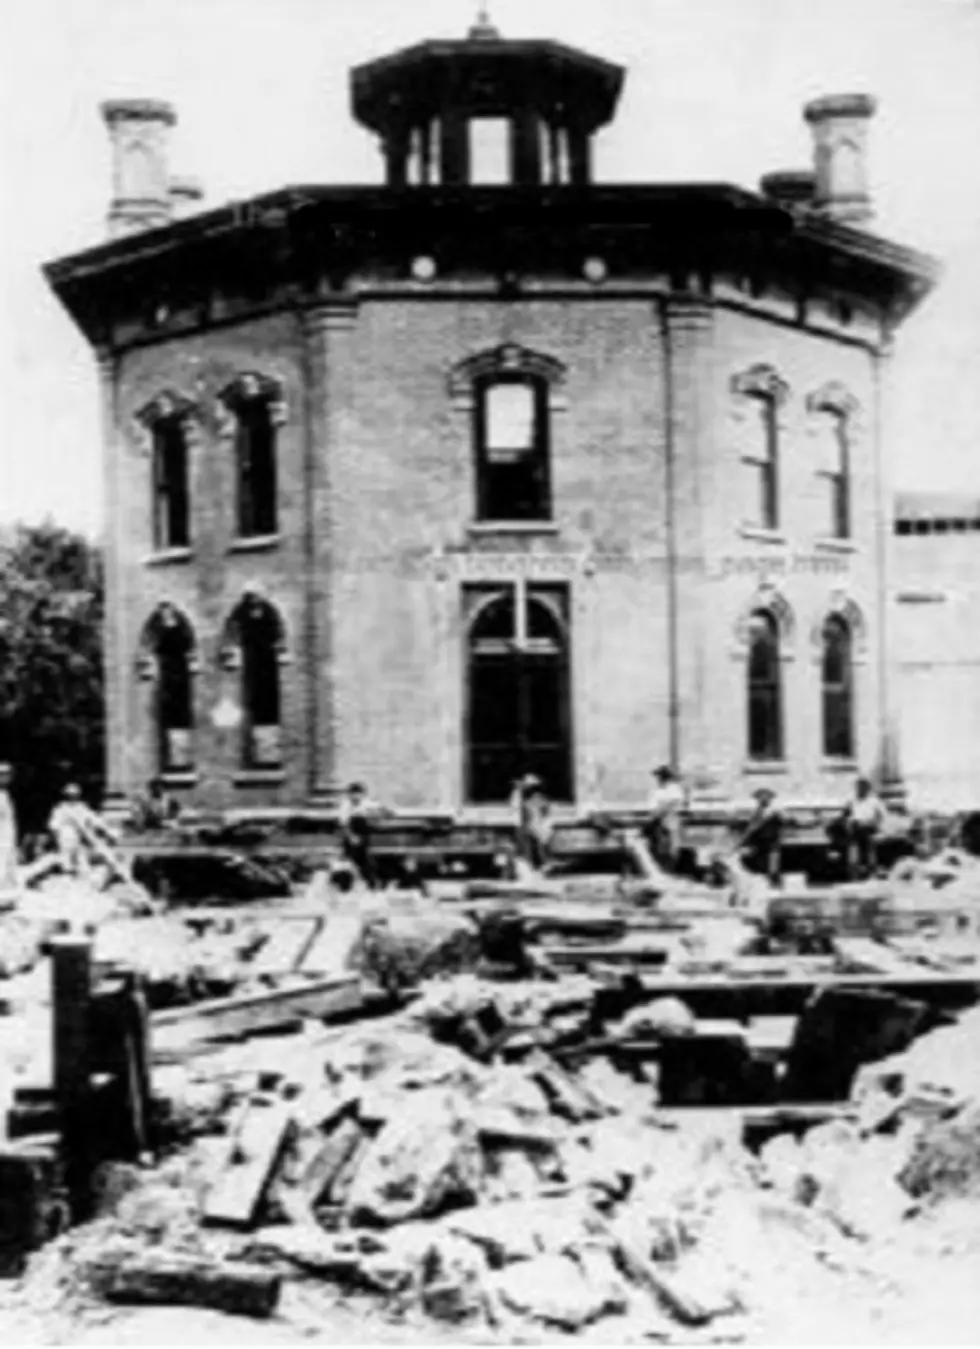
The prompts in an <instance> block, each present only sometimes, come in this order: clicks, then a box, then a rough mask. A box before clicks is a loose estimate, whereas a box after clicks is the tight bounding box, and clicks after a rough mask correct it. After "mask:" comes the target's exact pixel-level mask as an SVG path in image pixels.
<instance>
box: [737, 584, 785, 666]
mask: <svg viewBox="0 0 980 1349" xmlns="http://www.w3.org/2000/svg"><path fill="white" fill-rule="evenodd" d="M759 610H763V611H765V612H766V613H770V614H772V616H773V618H774V619H775V620H776V629H777V631H778V633H779V659H780V662H781V663H785V662H787V661H792V660H795V658H796V650H795V643H796V615H795V613H794V612H793V606H792V605H791V604H790V602H789V600H788V599H787V598H786V596H785V595H784V594H783V593H782V592H781V591H780V590H777V589H776V587H775V586H772V585H766V584H763V585H760V586H759V588H758V589H757V590H756V591H755V593H754V594H753V595H752V596H751V597H750V598H749V599H748V600H747V601H746V602H745V604H744V605H743V606H742V608H741V610H740V611H739V615H738V618H737V620H736V623H735V633H734V645H733V648H732V655H733V657H734V658H735V659H736V660H741V661H747V660H748V658H749V638H750V631H751V622H752V616H753V614H755V613H758V611H759Z"/></svg>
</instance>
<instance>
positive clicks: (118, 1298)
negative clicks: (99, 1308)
mask: <svg viewBox="0 0 980 1349" xmlns="http://www.w3.org/2000/svg"><path fill="white" fill-rule="evenodd" d="M91 1272H92V1279H93V1283H94V1284H95V1286H96V1287H97V1288H98V1290H99V1292H100V1293H101V1295H102V1296H103V1297H104V1298H106V1299H107V1300H108V1301H109V1302H120V1303H131V1304H159V1305H163V1306H184V1307H208V1308H211V1309H212V1310H214V1311H221V1312H231V1313H234V1314H237V1315H239V1316H253V1317H258V1318H265V1317H269V1316H271V1315H272V1313H273V1312H274V1311H275V1309H276V1307H277V1305H278V1303H279V1295H280V1292H281V1290H282V1278H281V1276H280V1275H279V1274H277V1273H274V1272H273V1271H271V1270H269V1269H266V1268H264V1267H262V1266H260V1265H250V1264H246V1263H245V1262H243V1261H238V1260H236V1261H235V1262H234V1263H231V1262H225V1261H219V1260H209V1259H206V1258H204V1257H202V1256H197V1255H193V1256H192V1255H182V1254H178V1253H176V1252H159V1253H158V1252H156V1251H152V1250H143V1251H132V1252H128V1253H126V1254H124V1255H122V1256H121V1257H119V1258H117V1259H113V1260H110V1261H107V1262H105V1263H104V1264H101V1265H96V1266H95V1267H94V1268H93V1269H92V1271H91Z"/></svg>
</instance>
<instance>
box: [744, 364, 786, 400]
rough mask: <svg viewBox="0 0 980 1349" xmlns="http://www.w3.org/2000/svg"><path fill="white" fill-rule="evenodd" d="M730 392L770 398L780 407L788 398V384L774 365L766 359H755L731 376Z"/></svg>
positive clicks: (751, 396) (745, 395) (750, 396)
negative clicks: (753, 362) (745, 367)
mask: <svg viewBox="0 0 980 1349" xmlns="http://www.w3.org/2000/svg"><path fill="white" fill-rule="evenodd" d="M731 389H732V393H734V394H738V395H741V396H742V397H748V398H753V397H754V398H771V399H772V400H773V402H774V403H775V404H776V407H777V408H782V407H783V406H784V405H785V404H786V402H787V400H788V399H789V393H790V388H789V384H788V383H787V382H786V380H785V379H783V377H782V375H780V373H779V371H778V370H777V369H776V367H775V366H774V365H771V364H770V363H769V362H768V361H757V362H756V363H755V364H754V365H750V366H748V368H747V369H745V370H739V371H737V372H736V373H735V374H734V375H732V378H731Z"/></svg>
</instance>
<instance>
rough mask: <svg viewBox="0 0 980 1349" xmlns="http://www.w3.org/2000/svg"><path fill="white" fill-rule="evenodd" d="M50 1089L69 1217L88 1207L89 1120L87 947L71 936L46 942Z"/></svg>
mask: <svg viewBox="0 0 980 1349" xmlns="http://www.w3.org/2000/svg"><path fill="white" fill-rule="evenodd" d="M51 980H52V988H51V993H52V996H51V1003H52V1023H53V1050H54V1052H53V1056H52V1057H53V1064H54V1090H55V1098H56V1100H57V1103H58V1113H59V1118H60V1122H61V1135H62V1149H63V1154H64V1162H65V1180H66V1183H67V1186H68V1195H69V1202H70V1205H71V1212H72V1219H73V1221H75V1222H78V1221H79V1220H81V1219H84V1218H85V1217H87V1216H88V1215H89V1213H90V1211H91V1206H92V1184H91V1182H92V1157H93V1150H94V1144H95V1140H94V1138H93V1137H92V1121H91V1049H92V1047H91V1036H90V1011H91V1002H92V948H91V944H90V943H89V942H87V941H83V940H80V939H79V938H77V937H55V938H53V939H52V941H51Z"/></svg>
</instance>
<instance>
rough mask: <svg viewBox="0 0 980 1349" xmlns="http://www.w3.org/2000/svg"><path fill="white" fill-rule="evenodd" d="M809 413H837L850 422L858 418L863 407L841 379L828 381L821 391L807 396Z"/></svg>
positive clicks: (818, 390) (817, 390)
mask: <svg viewBox="0 0 980 1349" xmlns="http://www.w3.org/2000/svg"><path fill="white" fill-rule="evenodd" d="M806 410H807V412H836V413H837V415H838V416H840V417H844V418H845V419H846V420H848V421H850V420H851V419H853V418H856V417H857V415H858V413H859V412H860V410H861V405H860V403H859V402H858V400H857V399H856V398H855V396H854V394H853V393H851V391H850V389H849V388H848V387H847V385H846V384H843V383H842V382H841V381H840V380H839V379H831V380H828V381H827V382H826V383H825V384H822V385H821V386H820V388H819V389H814V390H813V392H812V393H809V394H807V398H806Z"/></svg>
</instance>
